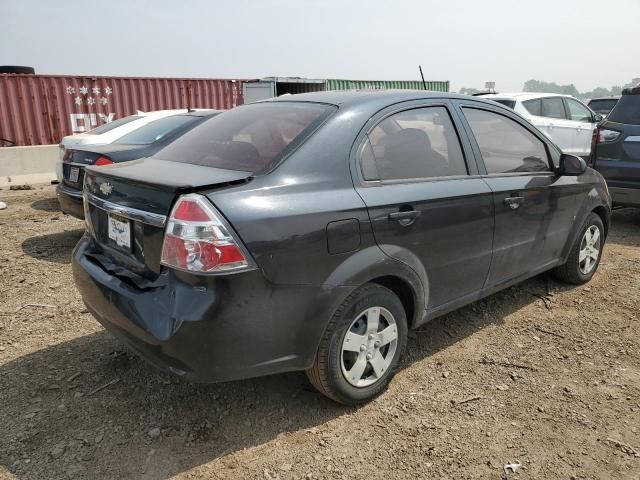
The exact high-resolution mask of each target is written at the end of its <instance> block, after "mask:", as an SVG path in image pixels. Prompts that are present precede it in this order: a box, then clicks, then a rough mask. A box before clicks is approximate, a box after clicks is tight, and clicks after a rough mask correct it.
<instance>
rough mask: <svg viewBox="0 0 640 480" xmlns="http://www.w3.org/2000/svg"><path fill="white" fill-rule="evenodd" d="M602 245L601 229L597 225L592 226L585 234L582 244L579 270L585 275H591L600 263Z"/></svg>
mask: <svg viewBox="0 0 640 480" xmlns="http://www.w3.org/2000/svg"><path fill="white" fill-rule="evenodd" d="M600 245H601V243H600V229H599V228H598V227H597V226H596V225H591V226H590V227H589V228H587V230H586V231H585V232H584V235H583V236H582V241H581V242H580V254H579V256H578V268H579V269H580V272H582V274H583V275H587V274H589V273H591V271H592V270H593V269H594V268H595V266H596V264H597V263H598V257H599V256H600Z"/></svg>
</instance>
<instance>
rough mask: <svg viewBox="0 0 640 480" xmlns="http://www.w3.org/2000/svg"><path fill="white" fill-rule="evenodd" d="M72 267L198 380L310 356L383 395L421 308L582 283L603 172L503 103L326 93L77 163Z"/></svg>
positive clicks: (321, 373) (343, 394) (301, 361)
mask: <svg viewBox="0 0 640 480" xmlns="http://www.w3.org/2000/svg"><path fill="white" fill-rule="evenodd" d="M85 180H86V183H85V204H84V205H85V209H86V213H87V215H86V221H87V232H86V234H85V235H84V236H83V238H82V239H81V240H80V242H79V243H78V245H77V247H76V249H75V251H74V254H73V271H74V277H75V282H76V285H77V287H78V289H79V290H80V292H81V293H82V297H83V299H84V302H85V303H86V305H87V308H88V309H89V311H90V312H91V313H92V314H93V315H94V316H95V318H96V319H97V320H98V321H99V322H100V323H102V324H103V325H104V326H105V327H106V328H107V329H108V330H110V331H111V332H113V334H114V335H116V336H118V337H120V338H121V339H122V340H123V341H124V342H126V343H127V344H129V345H130V346H131V348H132V349H134V350H135V351H136V352H138V353H139V354H140V355H141V356H143V357H145V358H147V359H148V360H150V361H151V362H152V363H154V364H155V365H157V366H159V367H161V368H164V369H166V370H169V371H171V372H173V373H175V374H177V375H180V376H182V377H183V378H186V379H189V380H193V381H204V382H214V381H225V380H231V379H240V378H247V377H252V376H257V375H268V374H273V373H278V372H285V371H291V370H306V371H307V374H308V377H309V379H310V380H311V382H312V383H313V385H315V387H316V388H317V389H318V390H319V391H320V392H322V393H323V394H325V395H327V396H329V397H331V398H333V399H335V400H337V401H339V402H343V403H346V404H353V403H359V402H363V401H367V400H369V399H371V398H373V397H374V396H375V395H377V394H379V393H380V392H382V391H383V390H384V389H385V387H386V386H387V384H388V383H389V381H390V380H391V378H392V376H393V375H394V372H395V371H396V369H397V367H398V363H399V359H400V357H401V355H402V353H403V351H404V349H405V346H406V343H407V332H408V330H409V329H411V328H416V327H418V326H420V325H422V324H424V323H425V322H427V321H429V320H431V319H433V318H435V317H437V316H439V315H442V314H444V313H446V312H449V311H451V310H454V309H456V308H458V307H461V306H463V305H466V304H468V303H470V302H473V301H475V300H478V299H480V298H482V297H485V296H487V295H490V294H492V293H494V292H496V291H498V290H501V289H503V288H506V287H508V286H510V285H513V284H514V283H516V282H520V281H522V280H524V279H526V278H528V277H531V276H534V275H537V274H539V273H541V272H544V271H546V270H552V271H553V273H554V274H555V276H556V277H557V278H559V279H561V280H564V281H567V282H569V283H573V284H581V283H585V282H587V281H589V280H590V279H591V277H592V276H593V275H594V273H595V271H596V269H597V267H598V263H599V261H600V258H601V253H602V248H603V245H604V242H605V238H606V235H607V229H608V225H609V215H610V208H611V201H610V198H609V194H608V192H607V189H606V186H605V183H604V181H603V178H602V177H601V176H600V174H598V173H597V172H596V171H594V170H592V169H590V168H587V166H586V164H585V163H584V161H583V160H582V159H580V158H577V157H573V156H570V155H563V154H562V152H561V151H560V150H559V149H558V147H556V146H555V145H554V144H553V143H551V141H550V140H549V139H548V138H547V137H546V136H545V135H544V134H543V133H541V132H540V131H538V130H537V129H536V128H535V127H533V126H532V125H531V124H530V123H529V122H527V121H526V120H525V119H523V118H522V117H520V116H519V115H518V114H516V113H515V112H514V111H513V110H511V109H509V108H507V107H504V106H502V105H499V104H497V103H495V102H490V101H486V100H482V99H480V98H473V97H467V96H462V95H454V94H438V93H433V92H408V91H407V92H403V91H393V92H384V91H378V92H321V93H313V94H302V95H293V96H289V97H286V98H284V97H281V98H278V99H275V100H271V101H266V102H260V103H256V104H250V105H245V106H241V107H238V108H235V109H233V110H230V111H228V112H225V113H223V114H221V115H219V116H217V117H215V118H212V119H210V120H207V121H206V122H203V123H202V124H201V125H199V126H198V127H196V128H194V129H193V130H191V131H190V132H188V133H186V134H185V135H183V136H182V137H181V138H180V139H178V140H177V141H175V142H174V143H172V144H171V145H169V146H168V147H166V148H165V149H163V150H162V151H160V152H159V153H158V154H156V156H155V157H154V158H147V159H143V160H140V161H137V162H131V163H128V164H117V165H111V166H107V167H100V168H97V167H89V168H87V173H86V179H85Z"/></svg>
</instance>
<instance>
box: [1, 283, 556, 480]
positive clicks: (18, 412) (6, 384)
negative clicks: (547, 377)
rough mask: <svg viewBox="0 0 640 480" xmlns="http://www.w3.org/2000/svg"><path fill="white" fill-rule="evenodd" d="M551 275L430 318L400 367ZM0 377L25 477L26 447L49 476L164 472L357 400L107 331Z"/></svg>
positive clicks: (4, 453)
mask: <svg viewBox="0 0 640 480" xmlns="http://www.w3.org/2000/svg"><path fill="white" fill-rule="evenodd" d="M548 282H549V280H547V277H544V276H542V277H537V278H534V279H532V280H529V281H527V282H524V283H523V284H521V285H519V286H517V287H513V288H510V289H508V290H506V291H503V292H500V293H498V294H496V295H493V296H491V297H489V298H487V299H485V300H482V301H480V302H476V303H474V304H473V305H470V306H468V307H465V308H463V309H461V310H458V311H457V312H454V313H451V314H449V315H446V316H444V317H442V318H439V319H436V320H434V321H433V322H431V323H429V324H427V325H425V326H422V327H421V328H420V329H419V331H418V332H417V333H416V334H413V335H412V338H411V339H410V341H409V348H408V352H407V357H406V359H405V360H404V362H403V364H402V368H406V367H409V366H411V365H412V364H413V363H415V362H419V361H423V360H425V359H427V360H426V361H429V360H428V359H429V357H431V356H432V355H434V354H435V353H437V352H438V351H440V350H442V349H445V348H447V347H449V346H451V345H453V344H456V343H457V342H460V341H462V340H464V339H465V338H467V337H469V336H471V335H472V334H474V333H476V332H478V331H479V330H482V329H483V328H485V327H487V326H490V325H496V324H501V323H503V322H504V319H505V317H507V316H508V315H510V314H511V313H513V312H515V311H517V310H519V309H521V308H523V307H525V306H527V305H529V304H531V303H532V302H535V301H538V299H537V298H536V296H535V295H538V294H539V295H545V292H546V289H547V288H549V283H548ZM558 286H559V284H556V283H553V288H555V289H557V288H558ZM478 360H479V359H469V361H472V362H476V361H478ZM27 380H28V381H27ZM116 380H117V383H113V384H111V383H110V382H112V381H116ZM0 383H1V384H2V388H1V389H0V399H2V402H1V403H0V405H1V406H0V424H1V425H3V431H4V432H6V433H5V434H3V435H2V436H0V463H1V464H4V465H7V466H8V467H10V468H11V470H12V472H13V473H14V474H15V475H16V476H17V477H18V478H24V479H27V478H42V477H43V475H44V473H43V472H42V471H37V470H34V469H35V468H38V467H37V465H35V464H34V463H35V462H31V463H29V464H26V463H24V461H23V460H24V459H25V458H30V459H34V458H40V459H42V458H46V459H48V461H47V462H45V465H46V469H47V470H46V475H44V476H49V475H50V476H52V477H59V476H64V475H67V474H69V470H73V472H74V475H75V476H81V477H85V478H103V479H109V478H114V479H115V478H139V477H140V476H141V475H142V473H144V474H145V478H160V479H166V478H169V477H172V476H173V475H177V474H179V473H181V472H184V471H187V470H189V469H191V468H194V467H196V466H199V465H201V464H204V463H208V462H211V461H212V460H215V459H217V458H220V457H222V456H225V455H227V454H230V453H233V452H236V451H239V450H241V449H243V448H248V447H252V446H256V445H260V444H263V443H266V442H268V441H270V440H273V439H274V438H276V437H277V436H278V435H279V434H281V433H284V432H300V434H301V435H310V433H306V431H307V430H308V429H310V428H313V427H316V426H319V425H322V424H324V423H326V422H328V421H330V420H331V419H334V418H336V417H338V416H341V415H345V414H349V413H350V412H353V411H355V408H353V407H345V406H342V405H338V404H336V403H334V402H332V401H330V400H328V399H326V398H324V397H323V396H321V395H320V394H318V393H316V392H315V391H314V390H313V388H312V387H311V386H310V384H309V383H308V381H307V379H306V376H305V375H304V373H290V374H283V375H274V376H271V377H264V378H258V379H251V380H245V381H237V382H229V383H225V384H214V385H194V384H189V383H186V382H183V381H182V380H180V379H178V378H175V377H173V376H169V375H167V374H164V373H161V372H158V371H156V370H155V369H154V368H153V367H151V366H149V365H147V364H146V363H145V362H144V361H142V360H140V359H139V358H138V357H136V356H135V355H133V354H131V353H128V351H126V349H124V347H122V346H121V345H120V344H119V343H118V342H117V341H116V340H114V339H112V338H111V337H110V336H109V335H108V334H107V333H106V332H104V331H100V332H98V333H95V334H91V335H86V336H83V337H79V338H76V339H74V340H71V341H68V342H63V343H60V344H57V345H53V346H50V347H48V348H45V349H42V350H39V351H36V352H34V353H32V354H29V355H26V356H23V357H20V358H17V359H15V360H13V361H11V362H9V363H7V364H5V365H3V366H0ZM105 385H106V386H105ZM100 387H104V388H102V389H100ZM92 392H93V393H92ZM80 395H82V396H80ZM378 402H381V404H384V402H385V396H383V397H381V398H380V399H379V400H378ZM155 428H158V429H159V431H158V430H156V431H154V429H155ZM150 433H151V435H150ZM60 445H62V447H61V448H58V449H57V450H56V448H57V446H60ZM61 450H62V453H60V451H61ZM151 450H153V455H149V452H150V451H151ZM20 459H22V460H21V462H22V463H18V464H17V465H16V464H15V462H16V460H20ZM234 461H235V460H234V459H233V457H228V458H227V459H225V460H224V462H223V465H221V466H220V468H222V469H224V468H227V467H229V468H235V465H234V463H233V462H234ZM237 473H239V472H236V474H237ZM220 474H221V476H222V477H225V476H234V473H233V471H232V470H229V471H228V472H226V474H225V473H224V471H221V472H220Z"/></svg>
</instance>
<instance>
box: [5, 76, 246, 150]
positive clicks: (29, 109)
mask: <svg viewBox="0 0 640 480" xmlns="http://www.w3.org/2000/svg"><path fill="white" fill-rule="evenodd" d="M243 81H244V80H232V79H202V78H143V77H97V76H96V77H92V76H66V75H65V76H62V75H13V74H0V139H4V140H7V141H8V142H10V143H14V144H16V145H47V144H55V143H58V142H59V141H60V139H61V138H62V137H64V136H66V135H71V134H72V133H80V132H84V131H87V130H90V129H91V128H94V127H96V126H98V125H102V124H103V123H106V122H110V121H111V120H114V119H116V118H121V117H125V116H127V115H132V114H134V113H136V112H137V111H139V110H140V111H151V110H165V109H176V108H216V109H228V108H233V107H235V106H237V105H241V104H242V103H243V98H242V83H243ZM5 144H6V143H5Z"/></svg>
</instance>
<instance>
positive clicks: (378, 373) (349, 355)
mask: <svg viewBox="0 0 640 480" xmlns="http://www.w3.org/2000/svg"><path fill="white" fill-rule="evenodd" d="M397 345H398V327H397V325H396V320H395V318H394V317H393V315H392V314H391V312H389V310H387V309H386V308H382V307H371V308H368V309H366V310H365V311H363V312H361V313H360V314H359V315H357V316H356V318H355V319H354V320H353V322H352V323H351V326H350V327H349V329H348V330H347V333H346V334H345V336H344V339H343V340H342V349H341V352H340V361H341V367H342V374H343V375H344V378H345V379H346V380H347V382H349V383H350V384H351V385H353V386H355V387H367V386H369V385H373V384H374V383H376V382H377V381H378V380H380V378H382V376H383V375H384V374H385V373H386V371H387V370H388V369H389V367H390V365H391V362H392V361H393V358H394V356H395V353H396V349H397Z"/></svg>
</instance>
